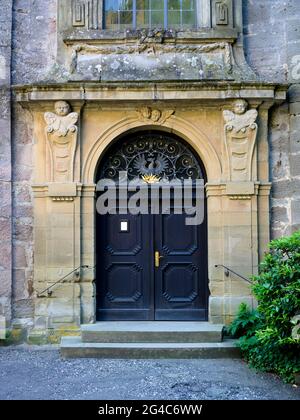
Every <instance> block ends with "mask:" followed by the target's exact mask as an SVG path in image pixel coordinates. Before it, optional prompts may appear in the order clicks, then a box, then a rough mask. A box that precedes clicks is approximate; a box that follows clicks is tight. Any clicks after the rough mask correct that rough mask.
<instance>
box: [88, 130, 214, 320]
mask: <svg viewBox="0 0 300 420" xmlns="http://www.w3.org/2000/svg"><path fill="white" fill-rule="evenodd" d="M97 172H98V175H97V177H96V180H97V181H98V180H99V179H101V180H103V179H107V178H108V179H107V181H109V184H110V183H111V182H113V181H114V183H115V184H114V185H115V186H114V190H113V191H114V192H115V191H117V192H119V193H120V195H121V194H122V204H121V207H119V206H118V205H117V207H116V208H115V209H114V211H113V212H110V213H109V214H105V215H99V214H98V213H97V214H96V279H97V286H96V290H97V300H96V308H97V309H96V313H97V319H98V320H119V321H124V320H164V321H167V320H180V321H183V320H185V321H186V320H198V321H206V320H207V319H208V277H207V226H206V208H205V207H206V201H205V200H204V188H202V189H201V191H200V189H199V188H197V189H196V185H195V183H196V182H199V181H200V180H203V183H202V185H203V187H204V183H205V180H206V173H205V170H204V168H203V164H202V162H201V161H200V159H199V156H198V155H197V153H196V152H195V151H194V150H193V149H192V148H191V146H190V145H189V144H188V143H187V142H185V141H184V140H183V139H181V138H179V137H178V136H176V135H175V134H174V133H169V132H167V131H158V130H147V131H134V132H132V131H131V132H130V133H129V134H128V133H127V135H126V136H120V137H118V138H117V139H116V140H115V141H114V142H113V143H112V144H111V145H110V147H108V148H107V149H106V151H105V153H104V156H102V158H101V160H100V164H99V166H98V170H97ZM124 173H126V174H127V177H128V182H130V181H131V180H135V181H137V180H141V187H139V188H143V189H144V191H145V192H146V194H147V199H145V200H144V203H143V204H146V207H147V208H146V211H145V207H144V206H143V205H142V204H141V203H139V205H138V207H139V208H140V209H141V210H139V211H138V213H136V212H132V211H130V210H128V209H127V204H126V205H125V204H124V194H125V201H126V200H127V199H128V198H129V195H132V193H131V192H129V190H127V181H126V190H125V192H124V187H125V185H123V184H122V185H119V176H120V174H122V176H124V175H123V174H124ZM147 176H151V177H152V179H154V178H155V181H156V184H155V186H154V188H155V191H156V192H155V194H157V195H158V196H159V197H160V198H157V200H156V201H155V200H153V196H152V193H153V191H154V188H153V184H148V185H147V184H146V183H145V182H144V180H145V179H147V178H146V177H147ZM160 179H162V180H163V183H162V184H160V183H159V181H160ZM187 180H188V181H189V182H190V181H192V180H193V182H194V187H193V188H192V191H191V189H190V184H189V186H188V187H187V186H186V188H188V190H184V188H183V189H182V186H183V185H184V181H187ZM168 181H170V182H171V183H172V182H173V183H174V181H176V182H178V183H179V184H180V190H178V188H177V187H175V189H172V191H176V194H177V195H176V199H174V200H168V208H167V209H166V208H165V209H164V210H163V207H164V205H165V204H164V203H165V201H164V199H163V196H162V189H163V190H164V194H166V191H167V188H168V185H169V184H168ZM173 185H174V184H173ZM151 186H152V189H151ZM173 188H174V187H173ZM170 189H171V188H170ZM170 189H169V190H168V194H169V195H171V194H172V193H171V191H170ZM150 190H151V193H150ZM179 191H180V192H179ZM99 194H100V193H99ZM104 194H105V195H106V193H104ZM174 194H175V193H174ZM191 194H192V196H193V200H194V201H197V205H196V206H195V207H194V208H195V210H196V208H197V210H198V207H200V206H201V211H202V212H203V219H201V221H200V220H199V222H197V223H195V224H193V225H192V224H188V223H187V222H186V219H187V217H188V214H187V213H186V211H188V210H190V208H189V209H187V208H186V207H185V206H186V201H185V200H186V199H187V196H190V195H191ZM117 195H118V194H117ZM178 195H179V196H178ZM183 195H184V197H185V198H184V200H183ZM150 197H151V198H150ZM131 198H132V197H131ZM98 200H101V194H100V196H99V199H98ZM154 201H155V202H154ZM179 207H180V208H179ZM202 207H203V208H202ZM97 208H98V207H97ZM135 210H136V209H135ZM199 216H200V215H199ZM157 255H159V256H157Z"/></svg>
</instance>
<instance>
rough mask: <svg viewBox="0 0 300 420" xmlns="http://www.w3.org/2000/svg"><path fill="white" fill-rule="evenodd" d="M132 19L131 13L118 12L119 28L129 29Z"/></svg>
mask: <svg viewBox="0 0 300 420" xmlns="http://www.w3.org/2000/svg"><path fill="white" fill-rule="evenodd" d="M132 19H133V13H132V12H120V27H124V28H125V27H126V28H129V27H130V26H131V25H132Z"/></svg>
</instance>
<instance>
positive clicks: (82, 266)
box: [37, 265, 95, 297]
mask: <svg viewBox="0 0 300 420" xmlns="http://www.w3.org/2000/svg"><path fill="white" fill-rule="evenodd" d="M81 268H91V269H92V268H95V267H90V266H89V265H80V266H78V267H76V268H75V269H74V270H72V271H70V272H69V273H68V274H65V275H64V276H63V277H61V278H60V279H59V280H57V281H56V282H55V283H53V284H51V285H50V286H49V287H47V288H46V289H45V290H43V291H41V292H39V293H38V294H37V297H45V295H44V293H46V292H47V296H48V297H50V296H51V295H52V293H53V290H51V289H52V288H53V287H54V286H56V285H57V284H60V283H63V282H64V280H65V279H66V278H67V277H69V276H70V275H71V274H73V273H76V276H77V277H79V275H80V272H79V270H80V269H81Z"/></svg>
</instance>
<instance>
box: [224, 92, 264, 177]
mask: <svg viewBox="0 0 300 420" xmlns="http://www.w3.org/2000/svg"><path fill="white" fill-rule="evenodd" d="M247 108H248V103H247V101H245V100H244V99H238V100H237V101H236V102H235V104H234V111H230V110H225V111H223V117H224V121H225V127H224V129H225V146H226V150H227V157H228V167H229V180H230V181H238V182H240V181H251V180H252V161H253V154H254V148H255V142H256V136H257V124H256V119H257V116H258V112H257V110H255V109H251V110H249V111H247Z"/></svg>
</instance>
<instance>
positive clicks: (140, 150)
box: [99, 133, 203, 183]
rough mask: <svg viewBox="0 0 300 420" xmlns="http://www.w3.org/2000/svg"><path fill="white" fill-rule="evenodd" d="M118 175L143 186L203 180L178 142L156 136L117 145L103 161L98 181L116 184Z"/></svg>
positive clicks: (192, 158) (142, 136) (189, 153)
mask: <svg viewBox="0 0 300 420" xmlns="http://www.w3.org/2000/svg"><path fill="white" fill-rule="evenodd" d="M120 171H126V172H127V174H128V179H129V180H132V179H136V178H142V179H143V180H144V181H145V182H147V183H154V182H158V181H160V180H163V179H167V180H169V181H170V180H173V179H188V178H190V179H203V173H202V170H201V167H200V164H199V162H198V161H197V159H196V158H195V156H194V155H193V153H192V151H191V150H190V149H189V148H188V147H187V146H185V145H184V144H183V143H181V142H180V141H179V140H176V139H175V138H173V137H171V136H168V135H165V134H157V133H147V134H138V135H133V136H131V137H130V138H126V139H125V140H123V141H120V142H118V143H117V144H116V146H115V147H113V148H112V149H111V151H110V153H109V155H108V156H107V158H106V159H105V161H104V163H103V166H102V167H101V170H100V173H99V178H100V179H103V178H108V179H113V180H115V181H117V180H118V179H119V172H120Z"/></svg>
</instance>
